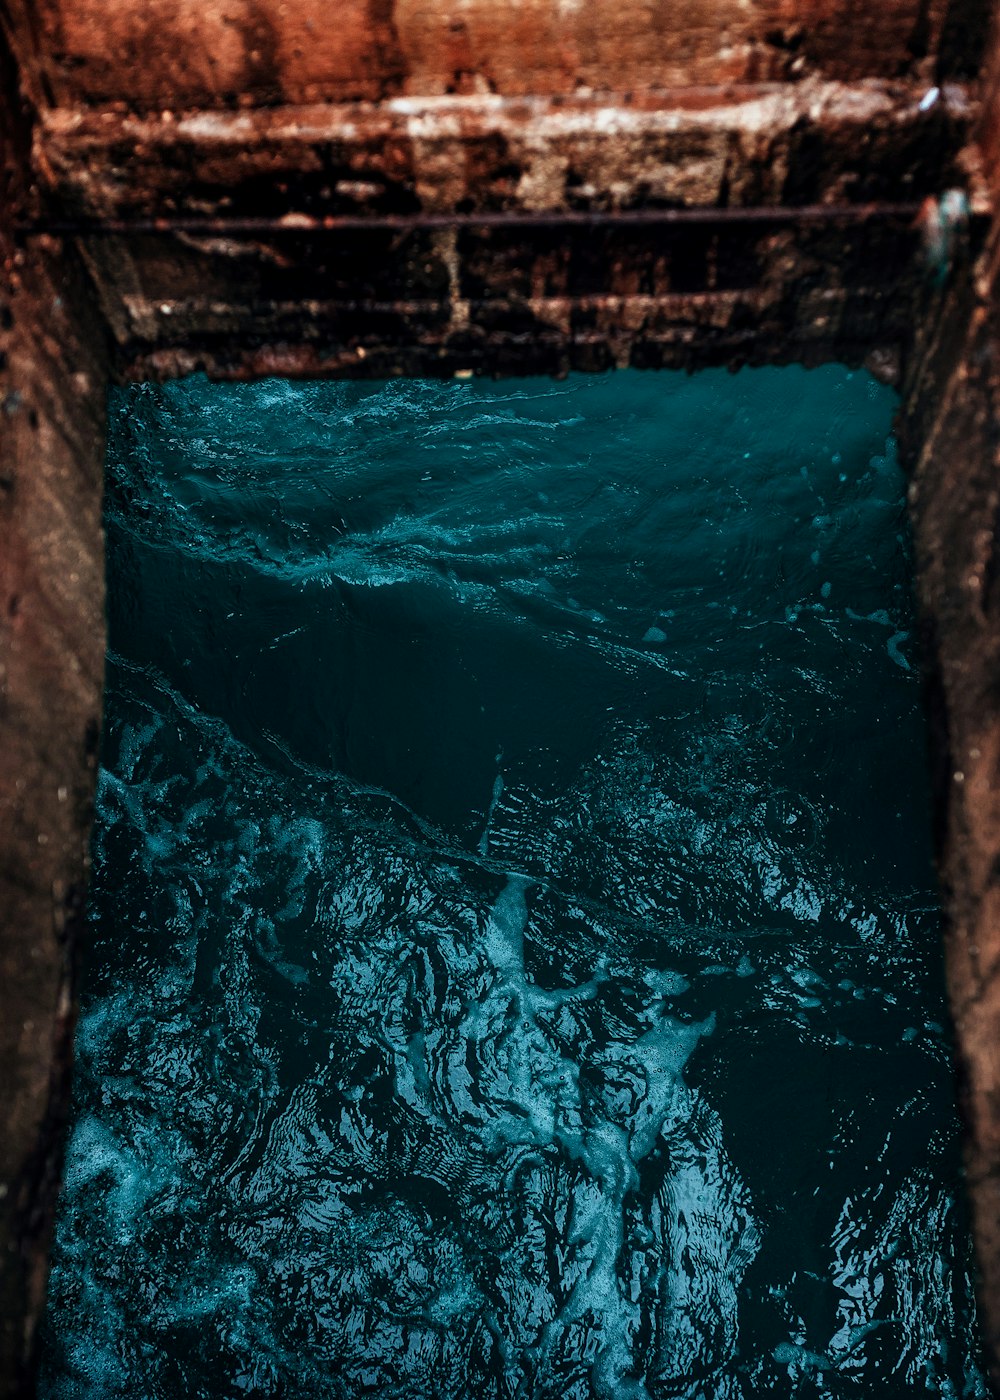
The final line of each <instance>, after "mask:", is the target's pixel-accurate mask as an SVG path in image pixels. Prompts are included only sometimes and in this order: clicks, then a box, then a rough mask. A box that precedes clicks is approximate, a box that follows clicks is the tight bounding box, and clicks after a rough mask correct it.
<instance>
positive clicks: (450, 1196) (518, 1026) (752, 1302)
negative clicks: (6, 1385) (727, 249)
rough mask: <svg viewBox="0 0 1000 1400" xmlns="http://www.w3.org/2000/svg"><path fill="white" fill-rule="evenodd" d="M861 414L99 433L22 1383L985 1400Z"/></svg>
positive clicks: (158, 406) (797, 381) (239, 391)
mask: <svg viewBox="0 0 1000 1400" xmlns="http://www.w3.org/2000/svg"><path fill="white" fill-rule="evenodd" d="M893 408H894V400H893V396H892V395H891V393H890V392H889V391H888V390H886V389H884V388H880V387H878V386H877V385H876V384H875V383H874V382H873V381H871V380H869V379H868V378H867V377H866V376H865V375H863V374H851V373H849V372H847V371H846V370H843V369H840V368H827V369H824V370H816V371H812V372H809V373H807V372H805V371H803V370H800V369H788V370H781V371H777V370H766V371H765V370H761V371H754V372H744V373H742V374H741V375H739V376H737V377H731V376H728V375H726V374H714V373H709V374H703V375H699V376H697V377H695V378H693V379H687V378H684V377H680V376H674V375H670V374H660V375H652V374H650V375H641V374H638V373H619V374H617V375H614V376H612V377H608V378H584V377H579V378H571V379H569V380H568V381H566V382H565V383H561V384H554V383H550V382H543V381H531V382H528V381H524V382H512V383H507V384H504V385H501V386H499V387H498V386H496V385H493V384H488V383H482V382H469V383H448V384H438V383H418V382H412V383H409V382H397V383H391V384H377V385H352V384H312V385H291V384H287V383H283V382H268V383H263V384H259V385H255V386H249V387H247V386H227V387H219V386H210V385H208V384H207V383H206V382H205V381H203V380H200V379H194V380H190V381H186V382H182V383H180V384H177V385H173V386H170V387H168V388H160V389H158V388H153V387H150V386H143V387H138V388H130V389H128V390H124V391H121V392H118V393H116V395H115V396H114V397H113V399H112V403H111V424H112V432H111V441H110V448H109V457H108V502H107V527H108V548H109V581H110V600H111V601H110V650H109V656H108V701H107V725H106V732H105V736H104V746H103V755H102V760H103V766H102V769H101V774H100V786H99V799H98V816H97V825H96V832H95V838H94V855H95V867H94V878H93V889H92V897H91V916H92V932H91V935H90V937H91V943H92V946H91V947H90V948H89V950H88V956H87V960H86V981H85V986H84V996H83V1011H82V1018H81V1024H80V1033H79V1060H78V1071H77V1080H76V1108H75V1127H74V1130H73V1135H72V1140H71V1142H70V1146H69V1154H68V1164H67V1173H66V1188H65V1192H64V1197H63V1202H62V1210H61V1216H60V1220H59V1224H58V1235H57V1241H56V1248H55V1257H54V1269H53V1276H52V1283H51V1288H50V1308H49V1317H48V1323H47V1340H46V1353H45V1361H44V1376H43V1384H42V1393H43V1395H44V1396H46V1397H49V1398H50V1400H70V1397H72V1398H73V1400H76V1398H77V1397H81V1398H85V1400H91V1397H93V1400H98V1397H99V1398H100V1400H105V1398H108V1400H110V1397H129V1398H130V1400H160V1398H161V1397H162V1400H182V1397H183V1400H187V1397H211V1398H212V1400H227V1398H228V1397H246V1396H254V1397H259V1400H264V1397H279V1396H280V1397H285V1400H291V1398H292V1397H295V1400H300V1398H301V1400H313V1398H314V1397H315V1400H326V1397H330V1400H334V1397H336V1400H355V1397H368V1396H371V1397H378V1400H389V1397H393V1400H397V1398H398V1400H404V1397H405V1400H508V1398H509V1400H515V1397H517V1398H519V1400H667V1397H671V1398H672V1400H681V1398H682V1397H683V1400H751V1398H752V1397H757V1396H777V1397H793V1396H794V1397H810V1400H811V1398H812V1397H817V1398H818V1397H838V1400H839V1397H854V1396H865V1397H867V1396H876V1395H877V1396H879V1397H883V1398H884V1400H894V1398H895V1397H913V1396H944V1397H959V1396H982V1395H985V1387H984V1385H983V1382H982V1378H981V1373H980V1371H979V1369H978V1363H977V1353H976V1347H975V1341H974V1319H973V1311H972V1302H971V1284H970V1274H969V1261H970V1254H969V1245H968V1237H967V1227H966V1222H965V1219H964V1216H963V1214H962V1210H961V1207H960V1205H956V1197H957V1195H958V1191H959V1177H958V1171H959V1166H958V1154H957V1147H956V1125H955V1118H954V1111H953V1106H952V1078H951V1071H950V1066H949V1055H950V1051H949V1045H948V1038H947V1032H946V1030H945V1028H944V1018H945V1011H944V997H943V988H942V972H941V966H940V953H939V934H938V918H937V913H936V896H935V889H934V882H933V877H932V871H931V864H930V852H929V849H928V828H929V814H928V794H927V791H926V788H925V780H924V755H923V742H924V741H923V734H922V726H921V718H920V708H919V700H920V697H919V683H918V678H917V674H916V670H915V665H916V661H915V653H914V639H913V636H912V625H913V624H912V618H911V612H910V597H909V575H908V569H909V564H908V555H907V541H906V524H905V511H904V502H903V497H904V483H903V480H902V477H901V473H900V471H899V469H898V467H897V465H896V461H895V457H894V452H893V445H892V442H891V439H888V438H887V435H888V433H889V431H890V426H891V418H892V413H893Z"/></svg>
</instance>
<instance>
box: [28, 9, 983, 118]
mask: <svg viewBox="0 0 1000 1400" xmlns="http://www.w3.org/2000/svg"><path fill="white" fill-rule="evenodd" d="M18 3H19V4H22V5H23V6H24V8H25V10H30V11H31V12H32V19H33V25H32V28H33V33H34V35H35V39H36V43H37V51H38V53H39V55H40V58H41V60H42V66H43V71H44V74H45V80H46V83H47V86H48V89H49V91H50V92H51V94H52V96H53V100H54V102H55V103H56V104H57V105H59V106H65V107H70V106H75V105H82V104H88V103H91V104H92V103H97V104H104V103H109V102H123V103H125V104H127V105H128V106H129V107H132V108H135V109H136V110H150V109H156V108H160V107H164V106H172V107H175V108H176V107H190V106H198V107H217V106H226V105H237V104H239V103H249V104H260V103H264V104H273V103H309V102H331V101H334V102H341V101H349V100H353V99H363V100H372V101H380V100H383V99H385V98H387V97H392V96H398V95H413V94H421V95H436V94H442V93H449V92H457V93H476V92H493V93H501V94H504V95H507V96H511V95H518V94H525V93H535V94H539V93H572V92H574V91H576V90H578V89H579V88H581V87H585V88H589V89H593V90H596V91H608V90H611V91H618V92H642V91H649V90H653V89H657V88H660V89H662V88H667V87H671V86H676V85H679V84H697V83H712V84H718V83H728V82H768V81H784V80H786V79H798V78H801V77H804V76H807V75H809V74H819V75H821V76H823V77H827V78H839V79H844V80H848V81H852V80H856V79H859V78H865V77H884V78H895V77H900V76H913V75H916V74H918V73H921V74H923V75H924V76H926V77H927V78H931V76H932V75H933V74H935V73H938V72H942V71H943V72H944V74H945V76H949V75H951V74H954V73H958V74H961V73H962V71H963V70H968V69H969V67H970V61H971V63H972V69H973V71H974V67H975V63H974V59H971V60H970V55H974V54H976V52H977V50H978V47H979V46H978V44H977V28H978V27H979V26H980V24H981V18H982V15H983V13H985V10H986V6H985V4H983V3H980V2H979V0H961V3H956V0H881V2H880V3H878V4H872V3H871V2H870V0H742V3H740V2H739V0H633V3H630V4H623V3H621V0H586V3H583V2H582V0H573V2H572V3H568V4H567V3H565V2H564V0H504V3H497V0H464V3H462V4H461V5H454V4H447V3H439V0H339V3H338V4H337V5H336V6H329V7H324V6H319V5H317V4H315V3H314V0H285V2H284V3H282V4H273V3H262V2H261V0H144V3H142V4H136V3H132V0H41V3H38V4H37V5H29V3H28V0H18Z"/></svg>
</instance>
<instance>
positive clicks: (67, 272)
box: [0, 31, 107, 1400]
mask: <svg viewBox="0 0 1000 1400" xmlns="http://www.w3.org/2000/svg"><path fill="white" fill-rule="evenodd" d="M3 44H4V40H3V36H2V31H0V1086H2V1093H0V1397H3V1400H8V1397H13V1396H24V1395H28V1394H30V1393H32V1389H33V1387H32V1384H31V1373H32V1366H33V1347H34V1338H35V1329H36V1326H37V1321H38V1318H39V1315H40V1312H41V1309H42V1306H43V1303H44V1296H45V1282H46V1273H47V1252H48V1244H49V1235H50V1230H51V1223H52V1216H53V1210H54V1204H55V1198H56V1194H57V1192H58V1186H59V1175H60V1168H61V1163H62V1136H63V1127H64V1123H65V1117H66V1108H67V1103H68V1093H69V1069H70V1062H71V1055H72V1032H73V963H74V945H75V941H76V934H77V928H78V925H79V923H80V919H81V916H82V907H83V899H84V881H85V869H86V843H87V836H88V831H89V825H90V810H91V804H92V794H93V785H94V774H95V768H96V754H97V744H98V737H99V724H100V694H101V677H102V670H103V664H104V573H103V559H102V548H101V519H100V496H101V478H102V471H103V414H104V400H105V384H106V378H107V368H106V365H105V363H104V358H103V347H104V344H105V331H104V329H103V326H102V325H101V324H100V323H98V322H96V321H95V320H94V319H93V318H92V316H91V314H90V313H89V311H88V309H87V299H86V296H85V295H84V294H83V292H82V288H81V285H80V282H79V279H78V277H77V276H76V275H75V273H74V269H73V263H72V260H70V259H67V258H66V257H65V256H63V255H62V254H61V252H60V250H58V249H56V248H53V247H51V246H45V245H44V244H43V243H39V242H36V245H35V246H34V248H33V249H32V250H31V252H30V253H28V252H26V251H25V250H24V249H19V248H18V247H17V246H16V244H15V242H14V240H13V238H12V236H11V228H10V220H11V218H12V215H13V213H14V211H15V210H16V209H17V207H18V204H19V203H20V200H21V198H22V196H23V193H24V191H23V189H22V185H21V180H22V177H21V175H20V173H19V172H20V171H22V170H23V169H25V168H26V162H25V161H24V159H23V153H24V148H25V143H26V139H27V135H28V132H27V126H28V124H29V113H28V112H27V111H26V110H25V108H24V107H23V106H22V104H21V102H20V101H19V99H18V95H17V94H18V89H17V82H16V74H15V73H14V71H13V66H12V64H11V61H10V55H9V53H8V52H7V51H6V50H5V49H4V47H3Z"/></svg>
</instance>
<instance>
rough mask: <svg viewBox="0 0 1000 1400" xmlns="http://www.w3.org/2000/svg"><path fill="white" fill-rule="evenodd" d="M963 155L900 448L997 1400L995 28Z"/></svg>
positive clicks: (999, 430)
mask: <svg viewBox="0 0 1000 1400" xmlns="http://www.w3.org/2000/svg"><path fill="white" fill-rule="evenodd" d="M977 143H978V148H979V151H980V155H981V159H982V169H983V174H984V179H985V181H986V184H987V187H988V189H989V191H990V195H991V199H992V205H993V209H994V211H995V213H994V216H993V222H992V225H991V229H990V232H989V235H988V237H987V239H986V243H985V246H984V248H983V250H982V252H981V254H980V256H979V258H978V259H977V260H975V261H974V262H972V263H968V264H960V265H958V266H957V267H955V268H954V269H953V270H952V273H951V278H950V282H949V284H948V286H947V288H946V290H945V293H944V295H943V297H940V298H933V299H932V300H931V301H930V302H928V303H926V304H925V306H924V308H923V310H924V313H925V317H926V319H925V321H924V324H923V326H922V328H921V330H920V333H919V335H918V338H917V344H916V346H915V349H914V353H913V355H912V356H911V360H910V364H909V367H908V371H907V375H906V379H905V383H904V398H903V406H902V412H901V416H900V429H901V433H900V437H901V447H902V451H903V458H904V461H905V462H906V463H907V464H908V465H909V467H910V468H911V471H912V474H913V476H912V483H911V487H910V500H911V511H912V519H913V529H914V537H915V546H916V573H917V579H916V582H917V592H918V601H919V606H920V614H921V630H922V634H923V649H924V659H925V670H926V692H927V712H928V719H929V740H930V753H931V764H932V774H933V781H934V810H935V837H936V846H937V853H938V864H939V869H940V874H941V880H942V887H943V893H944V901H945V913H946V930H945V944H946V965H947V975H948V988H949V998H950V1003H951V1010H952V1015H953V1018H954V1024H955V1031H956V1060H957V1070H958V1081H959V1099H960V1107H961V1110H962V1115H963V1118H964V1122H965V1129H966V1132H965V1161H966V1171H967V1178H968V1188H969V1196H970V1202H971V1206H972V1218H973V1232H974V1236H975V1243H976V1253H977V1259H978V1264H979V1275H980V1277H979V1312H980V1323H981V1327H982V1334H983V1340H984V1344H985V1349H986V1356H987V1360H988V1363H989V1366H990V1373H991V1380H992V1384H993V1387H994V1391H995V1393H997V1394H1000V28H998V30H997V34H996V38H995V40H994V41H993V44H992V48H991V61H990V64H989V65H988V67H987V70H986V74H985V92H984V102H983V108H982V117H981V121H980V125H979V129H978V132H977Z"/></svg>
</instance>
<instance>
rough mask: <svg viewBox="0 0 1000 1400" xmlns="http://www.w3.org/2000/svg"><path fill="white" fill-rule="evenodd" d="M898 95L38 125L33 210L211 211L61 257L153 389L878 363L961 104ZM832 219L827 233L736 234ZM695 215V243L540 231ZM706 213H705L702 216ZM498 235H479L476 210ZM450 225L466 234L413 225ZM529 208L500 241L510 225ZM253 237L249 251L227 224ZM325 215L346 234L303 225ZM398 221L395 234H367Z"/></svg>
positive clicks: (900, 329) (666, 231)
mask: <svg viewBox="0 0 1000 1400" xmlns="http://www.w3.org/2000/svg"><path fill="white" fill-rule="evenodd" d="M923 95H924V90H923V89H922V88H919V87H914V86H913V85H912V84H911V85H908V84H905V83H895V84H889V83H881V82H874V81H872V82H866V83H862V84H857V85H855V86H853V87H848V86H846V85H844V84H841V83H819V82H812V81H806V82H803V83H800V84H796V85H786V87H784V88H781V87H777V86H770V87H759V88H754V89H747V88H742V89H721V90H720V89H711V90H705V89H701V88H689V89H685V90H684V91H683V92H681V93H677V94H671V95H669V96H667V95H662V94H661V95H660V96H658V97H655V98H653V97H648V98H646V99H645V100H642V101H640V100H638V99H636V98H635V97H634V96H624V95H623V96H620V97H619V98H618V99H617V100H615V101H612V100H610V99H607V98H605V99H597V98H593V97H590V98H583V97H574V98H571V99H565V100H563V99H558V100H556V99H542V98H536V99H532V100H527V99H503V98H495V97H466V98H462V97H458V98H442V99H420V100H416V99H413V100H410V99H407V100H402V99H400V100H391V101H388V102H386V103H385V104H382V105H381V106H374V105H371V104H367V105H359V104H354V105H350V106H344V107H339V108H335V109H334V108H317V107H310V108H296V109H287V108H279V109H274V110H270V111H268V112H266V113H264V112H255V113H237V114H230V113H225V112H223V113H207V112H202V113H192V114H188V115H186V116H182V117H179V118H177V119H174V118H171V119H170V120H162V119H160V118H138V117H129V116H127V115H126V116H122V115H120V114H118V113H116V112H112V111H102V112H97V113H90V114H87V113H81V112H73V113H66V112H56V113H52V114H50V115H49V116H48V118H47V119H46V122H45V124H44V127H43V128H42V129H41V130H40V133H39V137H38V140H37V143H36V164H37V167H38V169H39V171H40V172H41V174H42V176H43V181H42V191H41V197H40V200H39V206H38V209H37V210H36V213H37V214H38V216H39V217H41V218H43V219H44V218H46V217H47V218H49V219H51V218H53V217H61V218H63V219H65V218H66V217H67V216H68V217H70V218H75V219H79V220H84V221H85V222H86V221H89V222H91V223H92V222H93V221H100V220H115V221H125V223H126V225H127V223H128V221H129V220H146V221H148V220H150V219H151V218H157V219H167V220H169V219H170V218H181V219H183V218H188V219H190V218H191V217H198V216H202V217H205V216H208V217H212V218H216V219H218V220H219V225H218V228H217V229H215V230H214V231H210V232H204V233H201V234H193V233H191V232H190V231H188V232H180V233H175V234H171V233H168V232H166V231H164V232H159V233H152V234H151V233H149V232H148V230H147V231H146V232H144V233H143V234H141V235H139V234H132V235H131V236H111V235H109V234H107V233H101V234H95V235H91V236H87V237H85V238H83V239H82V240H81V242H82V246H83V249H84V256H85V257H86V259H87V263H88V266H89V268H90V271H91V273H92V276H93V278H94V281H95V283H96V285H97V287H98V288H99V291H100V295H101V302H102V306H103V309H104V312H105V315H106V316H107V319H108V322H109V324H110V325H111V326H112V328H113V331H114V335H115V339H116V341H117V344H118V347H119V352H120V363H121V366H122V372H123V373H125V374H127V375H130V376H134V377H154V378H156V377H160V376H168V375H172V374H176V373H182V372H184V371H187V370H192V369H205V370H207V371H208V372H209V373H210V374H213V375H220V376H228V375H256V374H266V373H280V374H292V375H305V374H308V375H320V374H338V375H340V374H352V375H366V376H380V375H387V374H450V373H453V372H455V371H457V370H474V371H479V372H490V373H507V372H513V371H515V370H518V371H520V372H524V371H525V370H533V371H536V372H541V373H564V372H566V371H567V370H569V369H604V368H607V367H610V366H613V365H625V364H632V365H640V366H646V367H659V366H686V367H688V368H696V367H697V366H699V365H710V364H720V363H728V364H732V365H734V366H735V365H737V364H741V363H764V362H771V361H775V360H778V361H781V360H794V359H801V360H805V361H806V362H808V363H816V362H818V361H820V360H822V359H829V358H838V359H842V360H845V361H847V362H849V363H860V362H861V361H862V360H863V359H864V358H865V356H866V355H868V354H869V353H870V352H871V351H873V350H875V351H876V352H877V353H878V354H879V355H880V356H881V358H882V360H883V362H885V363H889V362H890V361H891V360H893V359H894V358H898V356H899V355H900V353H901V352H902V349H903V347H904V344H905V341H906V340H907V338H908V336H909V322H908V315H907V307H908V304H909V301H910V299H911V297H912V293H913V289H914V286H915V285H916V284H919V283H920V282H921V280H922V279H923V277H924V267H923V264H922V262H921V259H920V256H919V251H920V235H919V233H918V232H917V231H916V230H915V228H914V227H913V223H914V221H913V217H912V212H911V214H910V215H907V216H904V217H900V216H899V215H891V216H881V215H876V216H875V217H873V218H871V219H870V220H868V221H866V222H858V221H854V220H852V219H851V218H850V215H851V211H852V209H855V210H856V209H857V207H858V206H859V205H867V204H869V203H871V202H875V203H878V202H884V201H889V202H891V203H893V204H896V203H900V202H902V203H905V204H907V205H908V206H909V207H910V209H911V211H912V210H913V209H916V208H917V207H918V205H919V202H920V200H922V199H923V198H924V197H925V196H927V195H928V194H931V193H935V192H937V191H939V190H941V189H944V188H947V187H949V186H950V185H953V184H956V183H965V182H966V181H967V172H966V170H965V169H964V155H963V152H964V148H965V143H966V138H967V133H968V129H969V125H970V121H971V119H972V114H973V111H974V107H973V104H972V102H971V99H970V96H969V94H968V93H967V91H966V90H965V89H964V88H961V87H958V86H955V85H952V86H951V87H950V88H949V89H948V90H947V92H946V93H944V94H943V95H942V96H941V97H940V98H939V99H938V100H937V101H936V102H934V103H933V104H932V105H931V106H929V107H928V106H927V105H926V104H923V106H922V104H921V98H922V97H923ZM803 206H808V207H809V208H811V209H813V212H815V208H816V207H817V206H819V207H830V208H831V213H832V212H833V206H836V208H837V209H838V210H842V211H844V213H845V215H846V217H845V218H843V219H839V220H838V219H836V218H831V219H830V220H829V221H825V222H815V221H807V222H802V221H799V220H797V219H796V218H795V217H794V216H792V217H790V218H789V220H788V222H787V223H785V224H778V225H775V224H773V223H771V224H765V223H750V224H749V226H748V225H744V224H743V223H741V221H740V212H741V211H748V214H749V215H753V213H754V212H757V211H759V210H760V209H761V208H770V209H779V210H780V209H786V210H788V211H801V210H802V209H803ZM656 208H661V209H664V208H665V209H687V210H692V209H694V210H700V211H701V213H702V217H701V219H700V222H699V223H698V224H697V225H694V224H683V225H676V226H674V225H667V224H664V225H655V224H648V225H643V226H641V227H637V226H635V225H629V224H627V223H623V224H618V225H616V224H615V223H614V222H613V221H612V222H605V223H602V224H601V225H599V226H595V227H593V228H591V227H587V226H574V227H568V226H565V225H561V224H560V222H559V219H560V217H561V216H563V215H566V214H569V215H571V216H577V217H578V216H580V215H581V214H584V213H598V214H601V215H603V216H605V217H607V216H608V215H609V214H610V215H613V214H614V213H615V212H616V211H618V212H623V211H624V212H627V211H629V210H635V209H642V210H647V211H648V210H651V209H656ZM714 210H718V213H717V214H713V211H714ZM480 213H482V214H483V215H490V216H497V215H507V216H510V217H511V223H510V224H508V225H506V226H491V227H488V228H487V227H483V226H479V225H477V224H476V223H475V218H476V216H477V215H478V214H480ZM449 214H458V215H460V216H463V217H464V219H465V223H464V225H463V226H462V227H459V228H453V229H441V228H437V229H422V228H421V227H420V226H419V220H420V218H421V216H425V215H432V216H441V215H446V216H447V215H449ZM540 214H545V215H551V216H552V222H551V224H549V225H548V226H531V227H519V226H518V224H517V222H516V219H517V216H518V215H528V216H532V215H533V216H535V217H537V216H538V215H540ZM262 215H264V216H269V217H271V218H272V219H274V220H276V221H277V220H280V219H282V218H285V219H286V220H287V223H286V225H285V227H278V228H275V229H271V230H269V231H256V232H253V233H249V234H248V233H247V231H246V229H245V228H244V229H242V230H241V229H240V226H239V225H238V224H237V226H236V232H235V233H234V232H231V231H230V228H231V225H230V224H229V223H228V221H231V220H239V219H246V218H250V219H253V218H259V217H260V216H262ZM300 216H306V217H308V218H310V219H313V220H317V219H318V220H322V219H324V218H328V217H332V218H334V219H336V218H340V217H344V216H348V217H351V218H353V219H355V220H357V221H370V222H367V223H363V226H362V227H361V228H355V229H354V230H353V231H344V230H339V229H328V230H325V231H324V230H322V229H320V230H318V231H317V230H310V229H308V228H305V227H302V226H301V225H302V223H303V218H301V217H300ZM398 217H404V218H412V219H413V220H414V221H415V223H414V226H413V227H411V228H409V229H400V228H398V227H383V226H381V225H380V224H379V222H378V221H379V220H380V219H385V218H389V219H392V218H398Z"/></svg>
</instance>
